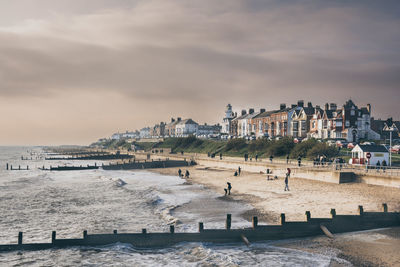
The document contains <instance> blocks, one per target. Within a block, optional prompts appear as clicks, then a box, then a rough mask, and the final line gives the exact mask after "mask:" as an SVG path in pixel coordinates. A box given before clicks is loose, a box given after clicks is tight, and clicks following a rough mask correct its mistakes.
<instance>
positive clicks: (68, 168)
mask: <svg viewBox="0 0 400 267" xmlns="http://www.w3.org/2000/svg"><path fill="white" fill-rule="evenodd" d="M98 168H99V166H97V164H95V165H93V166H90V165H87V166H82V165H80V166H57V167H52V166H50V168H45V167H44V166H43V167H42V168H39V169H40V170H43V171H78V170H97V169H98Z"/></svg>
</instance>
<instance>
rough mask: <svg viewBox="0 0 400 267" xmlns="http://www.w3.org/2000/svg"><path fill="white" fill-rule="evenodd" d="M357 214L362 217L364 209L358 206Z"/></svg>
mask: <svg viewBox="0 0 400 267" xmlns="http://www.w3.org/2000/svg"><path fill="white" fill-rule="evenodd" d="M358 213H359V214H360V216H362V215H364V208H363V206H361V205H359V206H358Z"/></svg>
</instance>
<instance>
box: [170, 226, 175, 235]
mask: <svg viewBox="0 0 400 267" xmlns="http://www.w3.org/2000/svg"><path fill="white" fill-rule="evenodd" d="M169 232H170V233H171V234H173V233H175V226H173V225H170V226H169Z"/></svg>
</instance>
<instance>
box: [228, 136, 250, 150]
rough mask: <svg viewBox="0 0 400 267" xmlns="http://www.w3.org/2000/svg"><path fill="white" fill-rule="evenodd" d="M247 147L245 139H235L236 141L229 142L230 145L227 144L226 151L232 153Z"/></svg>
mask: <svg viewBox="0 0 400 267" xmlns="http://www.w3.org/2000/svg"><path fill="white" fill-rule="evenodd" d="M246 146H247V144H246V141H245V140H244V139H243V138H235V139H231V140H229V141H228V143H227V144H226V147H225V150H226V151H230V150H234V151H238V150H240V149H242V148H244V147H246Z"/></svg>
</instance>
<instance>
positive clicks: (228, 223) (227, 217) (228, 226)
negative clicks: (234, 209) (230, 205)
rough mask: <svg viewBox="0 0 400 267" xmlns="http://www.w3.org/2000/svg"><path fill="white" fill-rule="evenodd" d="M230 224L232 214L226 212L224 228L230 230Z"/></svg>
mask: <svg viewBox="0 0 400 267" xmlns="http://www.w3.org/2000/svg"><path fill="white" fill-rule="evenodd" d="M231 225H232V214H227V215H226V223H225V228H226V230H230V229H231Z"/></svg>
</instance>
